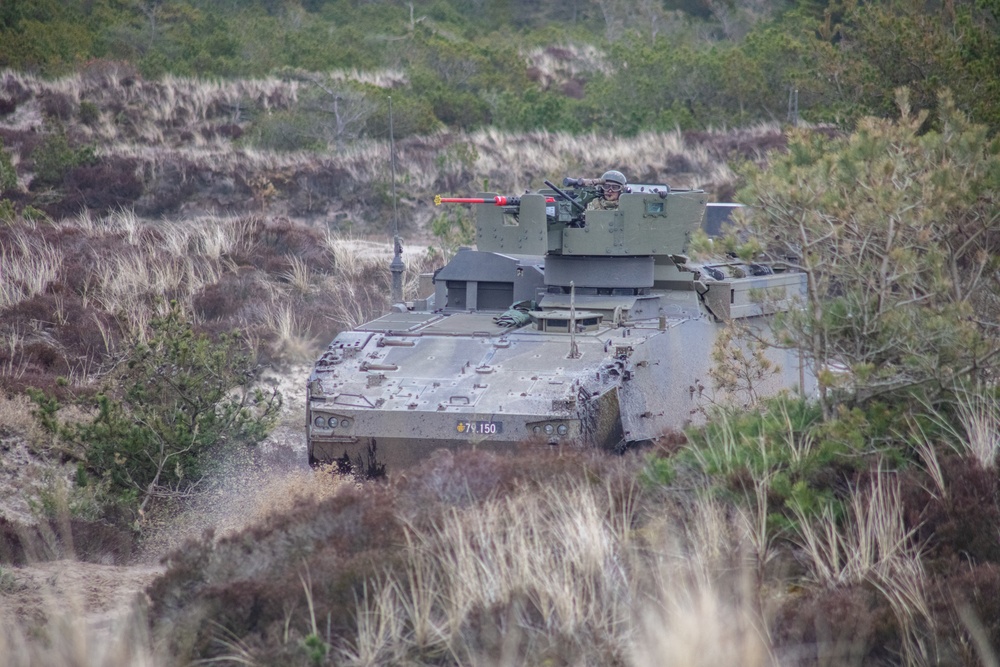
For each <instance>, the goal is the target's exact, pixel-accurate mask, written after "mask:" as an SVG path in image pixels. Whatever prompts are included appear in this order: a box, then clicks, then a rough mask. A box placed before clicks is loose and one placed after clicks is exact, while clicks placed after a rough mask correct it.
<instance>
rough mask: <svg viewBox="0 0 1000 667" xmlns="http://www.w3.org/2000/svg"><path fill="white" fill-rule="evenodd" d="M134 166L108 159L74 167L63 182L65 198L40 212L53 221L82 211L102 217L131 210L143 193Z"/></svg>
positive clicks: (128, 162) (121, 159)
mask: <svg viewBox="0 0 1000 667" xmlns="http://www.w3.org/2000/svg"><path fill="white" fill-rule="evenodd" d="M136 166H137V165H136V161H135V160H132V159H128V158H120V157H114V156H110V157H105V158H103V159H102V160H101V161H100V162H99V163H98V164H94V165H81V166H79V167H74V168H73V169H71V170H70V171H69V173H67V174H66V177H65V178H64V179H63V184H62V188H63V190H65V195H64V196H63V197H62V199H61V200H60V201H59V202H57V203H54V204H51V205H49V206H46V207H45V209H44V210H45V212H46V213H48V214H49V215H51V216H52V217H53V218H64V217H69V216H72V215H75V214H77V213H79V212H80V211H81V210H83V209H85V208H86V209H90V210H91V211H93V212H94V213H96V214H98V215H103V214H105V213H108V212H110V211H112V210H114V209H118V208H123V207H128V206H131V205H132V204H133V203H134V202H135V201H136V200H138V199H139V197H141V196H142V194H143V191H144V188H143V183H142V181H141V180H140V179H139V177H138V176H137V175H136Z"/></svg>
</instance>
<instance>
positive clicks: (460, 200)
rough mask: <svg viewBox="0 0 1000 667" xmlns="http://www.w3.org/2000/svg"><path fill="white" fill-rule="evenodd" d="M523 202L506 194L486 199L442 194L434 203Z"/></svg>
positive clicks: (501, 204) (513, 204) (505, 203)
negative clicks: (444, 195)
mask: <svg viewBox="0 0 1000 667" xmlns="http://www.w3.org/2000/svg"><path fill="white" fill-rule="evenodd" d="M545 201H546V202H554V201H555V198H554V197H547V198H546V199H545ZM520 203H521V198H520V197H507V196H504V195H497V196H496V197H493V198H492V199H486V198H484V197H442V196H441V195H435V196H434V205H435V206H440V205H441V204H493V205H494V206H517V205H518V204H520Z"/></svg>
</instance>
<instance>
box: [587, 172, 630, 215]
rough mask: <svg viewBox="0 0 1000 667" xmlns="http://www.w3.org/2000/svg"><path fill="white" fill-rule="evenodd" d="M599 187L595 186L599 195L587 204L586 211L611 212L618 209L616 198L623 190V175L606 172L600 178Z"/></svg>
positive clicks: (624, 183) (624, 182)
mask: <svg viewBox="0 0 1000 667" xmlns="http://www.w3.org/2000/svg"><path fill="white" fill-rule="evenodd" d="M601 181H602V183H601V185H598V186H597V189H598V192H599V193H600V194H599V195H598V196H597V197H596V198H595V199H593V200H591V201H590V203H589V204H587V210H589V211H594V210H598V211H600V210H605V211H606V210H613V209H616V208H618V198H619V197H621V194H622V191H623V190H625V185H626V180H625V174H623V173H622V172H620V171H615V170H611V171H606V172H604V175H603V176H601Z"/></svg>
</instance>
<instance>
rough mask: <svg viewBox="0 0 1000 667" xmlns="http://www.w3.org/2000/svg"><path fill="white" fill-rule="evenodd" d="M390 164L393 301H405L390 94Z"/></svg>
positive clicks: (395, 302) (390, 267) (394, 302)
mask: <svg viewBox="0 0 1000 667" xmlns="http://www.w3.org/2000/svg"><path fill="white" fill-rule="evenodd" d="M389 165H390V167H389V168H390V170H391V172H392V262H390V264H389V272H390V273H392V303H393V305H395V304H397V303H402V302H403V271H405V270H406V265H405V264H403V244H402V242H401V241H400V238H399V211H398V210H397V208H396V141H395V138H394V137H393V135H392V96H391V95H390V96H389Z"/></svg>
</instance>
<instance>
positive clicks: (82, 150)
mask: <svg viewBox="0 0 1000 667" xmlns="http://www.w3.org/2000/svg"><path fill="white" fill-rule="evenodd" d="M31 157H32V161H33V162H34V170H35V178H34V180H32V182H31V187H32V189H39V188H44V187H58V186H59V185H62V182H63V178H65V176H66V174H68V173H69V172H70V171H71V170H72V169H73V168H74V167H78V166H81V165H89V164H94V163H95V162H96V157H95V156H94V150H93V148H91V147H89V146H84V147H77V146H72V145H70V141H69V139H68V138H67V137H66V131H65V129H64V128H63V127H62V126H61V125H55V126H52V127H49V128H48V134H47V135H46V137H45V139H43V140H42V143H41V144H39V145H38V147H37V148H35V150H34V151H33V152H32V154H31ZM105 185H107V183H105Z"/></svg>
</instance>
